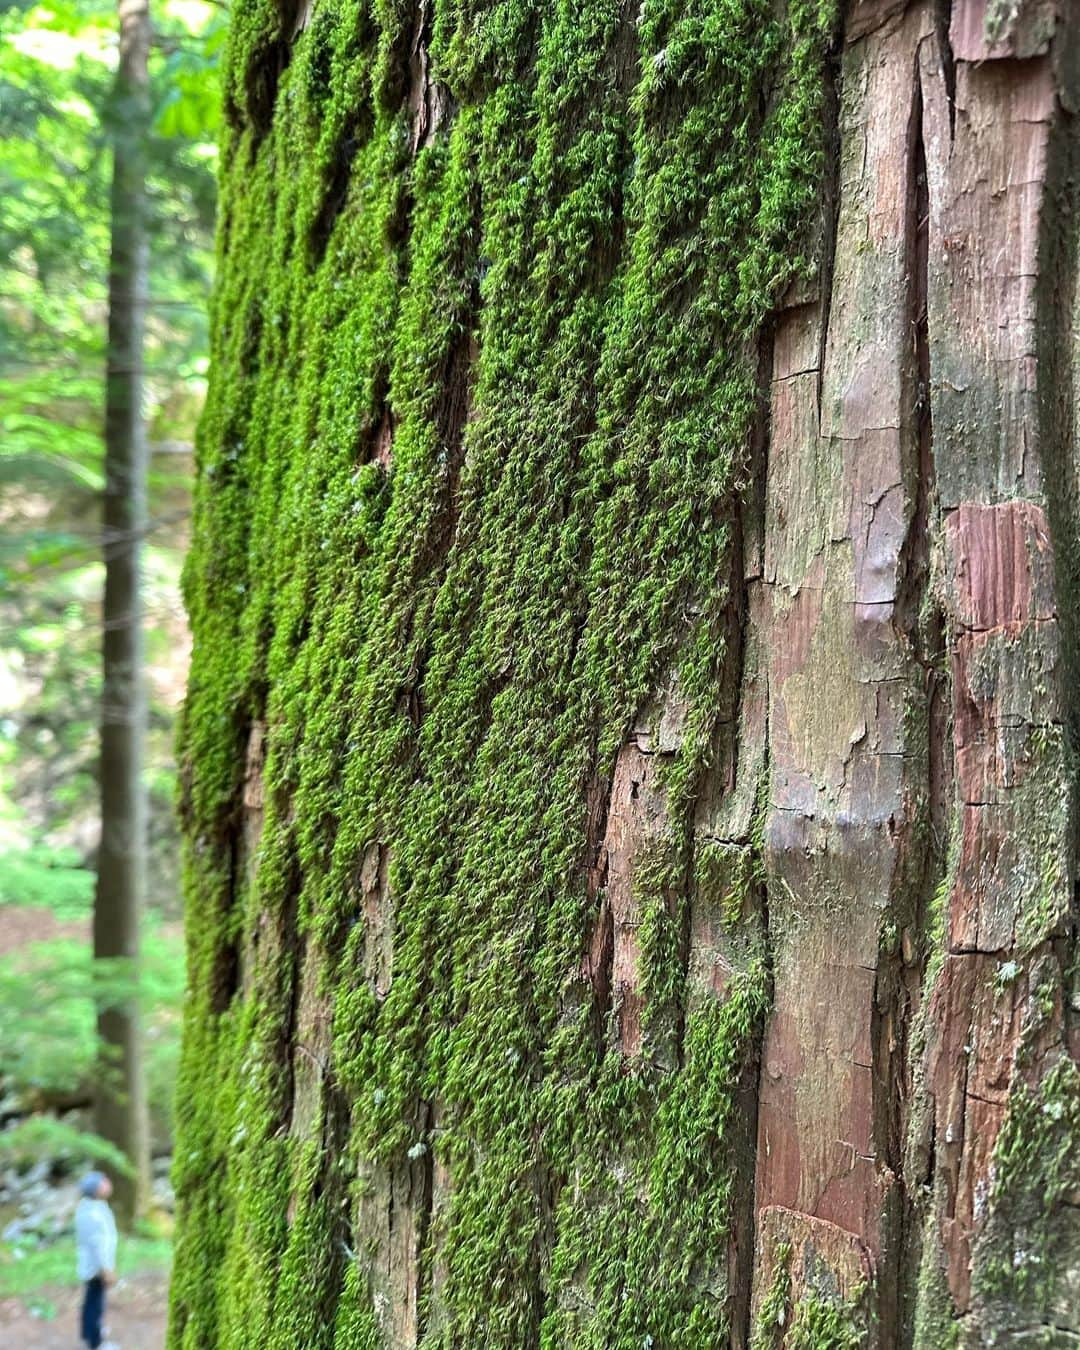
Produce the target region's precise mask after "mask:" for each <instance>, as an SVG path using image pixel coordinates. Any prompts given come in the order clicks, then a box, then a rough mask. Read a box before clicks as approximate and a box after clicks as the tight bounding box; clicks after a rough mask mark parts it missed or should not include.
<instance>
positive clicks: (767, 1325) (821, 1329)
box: [752, 1242, 867, 1350]
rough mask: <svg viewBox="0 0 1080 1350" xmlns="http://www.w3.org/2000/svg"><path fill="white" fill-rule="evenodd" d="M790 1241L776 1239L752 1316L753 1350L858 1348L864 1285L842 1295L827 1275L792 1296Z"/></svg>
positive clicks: (862, 1336) (863, 1334) (863, 1330)
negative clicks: (768, 1279)
mask: <svg viewBox="0 0 1080 1350" xmlns="http://www.w3.org/2000/svg"><path fill="white" fill-rule="evenodd" d="M793 1256H794V1248H793V1247H792V1244H791V1243H790V1242H781V1243H778V1244H777V1247H776V1250H775V1252H774V1254H773V1278H772V1282H771V1284H770V1285H769V1288H768V1290H767V1292H766V1294H765V1297H764V1298H763V1299H762V1301H761V1305H760V1307H759V1308H758V1313H757V1317H756V1318H755V1320H754V1333H753V1340H752V1345H753V1348H754V1350H772V1348H773V1347H775V1348H776V1350H779V1348H780V1347H783V1350H859V1347H861V1346H864V1345H866V1343H867V1315H866V1309H865V1306H864V1304H865V1301H866V1293H867V1290H866V1288H865V1286H860V1287H858V1288H856V1289H854V1290H852V1291H851V1293H850V1294H848V1295H847V1296H846V1297H845V1296H843V1295H841V1294H840V1293H839V1292H838V1291H837V1290H836V1289H835V1288H834V1287H833V1284H832V1280H831V1279H830V1278H825V1279H824V1280H822V1281H821V1282H820V1284H821V1287H820V1288H819V1287H817V1283H816V1282H815V1276H814V1273H813V1259H812V1258H811V1283H810V1284H809V1285H808V1286H807V1287H804V1288H803V1289H801V1290H800V1292H799V1295H798V1297H797V1298H794V1299H793V1291H792V1276H791V1265H792V1259H793Z"/></svg>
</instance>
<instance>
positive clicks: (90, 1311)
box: [82, 1275, 105, 1350]
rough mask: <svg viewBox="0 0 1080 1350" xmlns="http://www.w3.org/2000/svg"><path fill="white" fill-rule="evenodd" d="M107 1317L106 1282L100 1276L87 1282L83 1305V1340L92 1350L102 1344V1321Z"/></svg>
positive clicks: (95, 1349)
mask: <svg viewBox="0 0 1080 1350" xmlns="http://www.w3.org/2000/svg"><path fill="white" fill-rule="evenodd" d="M104 1316H105V1281H104V1280H103V1279H102V1278H101V1276H100V1275H95V1277H94V1278H93V1279H92V1280H87V1281H86V1295H85V1297H84V1298H83V1305H82V1338H83V1340H84V1341H85V1342H86V1344H87V1345H88V1346H90V1350H97V1348H98V1346H99V1345H100V1344H101V1319H102V1318H103V1317H104Z"/></svg>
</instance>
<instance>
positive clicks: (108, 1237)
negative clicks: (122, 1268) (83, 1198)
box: [101, 1206, 116, 1284]
mask: <svg viewBox="0 0 1080 1350" xmlns="http://www.w3.org/2000/svg"><path fill="white" fill-rule="evenodd" d="M102 1227H103V1229H104V1234H103V1237H102V1242H101V1278H102V1279H103V1280H104V1281H105V1283H106V1284H115V1283H116V1219H115V1218H114V1217H113V1212H112V1210H111V1209H109V1208H108V1206H106V1207H105V1213H104V1214H103V1215H102Z"/></svg>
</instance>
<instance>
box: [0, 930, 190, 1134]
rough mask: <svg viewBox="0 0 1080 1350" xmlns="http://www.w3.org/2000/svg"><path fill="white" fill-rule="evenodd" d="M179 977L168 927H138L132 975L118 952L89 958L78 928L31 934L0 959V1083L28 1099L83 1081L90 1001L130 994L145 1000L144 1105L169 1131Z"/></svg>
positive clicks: (91, 1035)
mask: <svg viewBox="0 0 1080 1350" xmlns="http://www.w3.org/2000/svg"><path fill="white" fill-rule="evenodd" d="M0 922H3V911H2V910H0ZM183 986H184V973H183V960H182V950H181V941H180V938H179V935H178V934H176V933H175V932H172V931H170V930H167V929H166V930H162V929H151V930H150V932H148V933H147V934H146V936H145V938H144V941H143V953H142V957H141V961H140V972H139V975H138V977H136V976H135V975H134V973H133V972H132V970H131V968H130V966H129V965H128V964H127V963H125V962H123V961H120V960H116V961H95V960H94V959H93V956H92V954H91V950H90V945H89V943H88V942H87V941H86V940H85V938H59V939H56V940H54V941H51V942H39V943H34V944H32V945H30V946H28V947H26V948H24V949H22V950H21V951H19V952H17V953H15V954H13V955H9V956H6V957H4V958H2V959H0V1081H2V1082H3V1084H4V1088H5V1091H6V1092H7V1093H9V1094H11V1095H12V1096H13V1097H14V1098H15V1099H16V1100H21V1101H23V1102H24V1103H25V1104H26V1105H34V1104H44V1103H46V1102H47V1101H48V1100H49V1099H50V1098H54V1097H57V1096H60V1097H63V1096H66V1095H68V1094H72V1093H78V1092H80V1091H85V1090H86V1088H87V1085H88V1084H89V1083H90V1082H91V1081H92V1076H93V1074H94V1072H95V1069H96V1064H97V1059H98V1055H99V1043H98V1037H97V1027H96V1012H95V1009H96V1007H97V1006H98V1005H99V1004H101V1003H113V1002H117V1001H120V1000H123V999H125V998H129V997H134V996H138V997H139V999H140V1001H141V1003H142V1005H143V1008H144V1010H145V1019H146V1060H147V1075H148V1080H149V1082H148V1090H149V1095H150V1101H151V1107H152V1110H153V1113H154V1117H155V1125H156V1126H157V1128H158V1130H159V1132H160V1134H161V1135H162V1136H163V1137H167V1136H168V1134H169V1132H170V1130H171V1121H172V1092H173V1084H174V1082H175V1078H176V1064H177V1054H178V1043H179V1031H180V1008H181V1001H182V997H183ZM28 1128H30V1129H34V1128H37V1127H34V1126H30V1127H28ZM43 1128H44V1127H43Z"/></svg>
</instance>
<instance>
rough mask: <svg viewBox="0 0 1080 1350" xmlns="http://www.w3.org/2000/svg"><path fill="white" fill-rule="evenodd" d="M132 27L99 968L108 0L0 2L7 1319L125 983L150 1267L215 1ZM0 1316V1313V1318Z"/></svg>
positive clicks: (169, 1068) (78, 1133)
mask: <svg viewBox="0 0 1080 1350" xmlns="http://www.w3.org/2000/svg"><path fill="white" fill-rule="evenodd" d="M152 25H153V27H152V43H151V55H150V62H149V76H150V93H151V101H152V123H151V134H150V136H149V142H148V146H147V151H146V179H145V210H146V230H147V235H148V240H149V300H148V304H147V307H146V316H145V347H144V356H145V372H146V378H145V387H144V392H143V405H144V413H145V418H146V430H147V438H148V450H149V460H148V478H147V489H148V491H147V511H148V525H147V528H146V530H145V538H144V540H143V541H142V564H143V569H144V572H143V575H144V621H143V622H144V630H145V642H146V667H147V669H146V677H147V693H148V698H149V715H148V731H147V741H146V755H145V773H144V780H145V783H146V791H147V795H148V866H147V886H146V896H145V917H144V928H143V937H142V953H141V958H140V961H139V963H138V965H139V968H138V969H137V970H133V969H130V968H129V967H128V966H125V965H124V964H123V963H121V962H113V963H109V962H102V961H97V962H95V961H94V959H93V951H92V946H91V941H90V930H91V911H92V906H93V901H94V873H95V867H96V861H97V858H96V854H97V848H98V841H99V834H100V808H99V794H98V776H97V768H98V755H99V720H100V715H101V712H100V710H101V697H102V673H101V669H102V662H101V651H102V589H103V574H104V567H103V562H102V514H101V512H102V506H101V503H102V491H103V486H104V455H105V450H104V440H103V430H104V402H105V358H106V340H107V336H106V335H107V307H108V273H109V247H110V180H111V176H112V154H111V148H110V142H111V131H112V127H111V125H110V118H111V117H113V116H114V115H115V114H114V113H113V112H112V111H111V109H112V108H113V106H114V105H113V101H112V99H113V86H114V81H115V69H116V64H117V16H116V10H115V9H114V8H112V7H111V6H109V5H108V4H106V3H101V0H76V2H75V3H71V4H66V3H62V4H55V3H51V4H48V5H29V6H28V5H24V4H18V3H17V4H15V5H10V6H7V7H3V8H0V633H2V642H0V1237H2V1241H0V1309H2V1308H4V1307H7V1308H8V1316H9V1317H18V1316H21V1315H23V1312H24V1311H25V1304H26V1302H27V1300H29V1302H30V1304H31V1305H32V1306H33V1307H34V1308H35V1310H36V1311H37V1312H38V1313H40V1314H44V1315H45V1322H48V1321H49V1316H48V1314H50V1313H52V1312H55V1300H54V1298H53V1297H52V1295H50V1294H43V1293H41V1288H42V1287H43V1286H46V1285H51V1284H52V1283H53V1282H55V1281H67V1282H70V1281H71V1280H72V1279H73V1274H74V1272H73V1265H72V1249H71V1240H70V1237H69V1236H68V1226H69V1222H70V1214H71V1208H72V1204H73V1192H72V1187H71V1181H72V1179H73V1175H74V1173H75V1171H76V1169H77V1168H79V1167H81V1166H83V1165H84V1163H85V1162H86V1161H87V1160H90V1159H92V1158H94V1159H97V1160H99V1161H104V1162H106V1163H110V1162H111V1163H113V1164H114V1165H115V1166H117V1167H120V1166H122V1159H121V1158H120V1157H119V1156H117V1155H116V1153H115V1150H112V1151H110V1148H109V1146H108V1144H107V1143H106V1142H105V1141H102V1140H100V1139H96V1138H93V1137H91V1135H92V1131H93V1118H92V1114H91V1111H90V1105H91V1093H90V1090H91V1086H92V1083H93V1079H94V1075H95V1073H97V1072H99V1071H100V1070H99V1066H100V1062H101V1046H100V1044H99V1038H98V1034H97V1030H96V1020H95V1007H96V1005H97V1004H99V1003H100V1001H101V999H102V997H103V994H104V991H106V990H108V989H109V988H113V989H115V988H117V987H121V986H122V987H123V988H124V989H125V990H127V991H132V990H135V989H137V990H138V992H139V996H140V999H141V1003H142V1006H143V1009H144V1013H145V1041H146V1053H145V1072H146V1078H147V1084H146V1087H147V1091H148V1096H149V1103H150V1115H151V1134H152V1152H153V1156H154V1167H153V1172H154V1177H155V1182H154V1191H153V1200H152V1203H151V1204H150V1205H149V1206H148V1207H147V1211H148V1213H149V1216H150V1217H149V1220H148V1221H145V1222H144V1224H143V1227H142V1230H141V1234H142V1235H141V1237H139V1238H137V1239H135V1240H134V1243H133V1246H132V1248H131V1249H130V1252H129V1256H130V1259H129V1261H128V1269H129V1271H130V1270H133V1269H135V1268H137V1267H138V1266H139V1265H140V1264H145V1265H150V1266H162V1265H163V1264H165V1263H166V1262H167V1260H168V1227H169V1223H168V1210H169V1207H170V1203H171V1197H170V1193H169V1187H168V1180H167V1177H168V1162H169V1153H170V1147H171V1097H172V1086H173V1078H174V1072H175V1063H176V1055H177V1044H178V1035H179V1013H180V1004H181V1000H182V995H183V946H182V930H181V921H180V920H181V914H180V895H179V875H178V861H177V859H178V850H177V839H176V823H175V818H174V780H175V769H174V763H173V749H172V744H173V722H174V717H175V713H176V709H177V705H178V703H179V700H180V698H181V695H182V691H183V686H184V679H185V675H186V669H187V658H188V637H187V629H186V623H185V618H184V612H183V605H182V602H181V598H180V568H181V561H182V557H183V553H184V549H185V545H186V542H187V535H188V524H189V513H190V480H191V472H192V450H193V444H192V442H193V437H194V427H195V422H196V419H197V417H198V413H199V410H200V407H201V403H202V398H203V392H204V379H205V371H206V364H207V322H206V301H207V293H208V288H209V284H210V277H211V270H212V260H213V215H214V196H215V160H216V121H217V80H216V67H217V62H218V57H219V52H220V48H221V42H222V38H223V33H224V25H225V12H224V9H223V8H222V7H221V6H219V5H218V4H216V3H215V4H207V3H201V0H164V3H161V4H159V5H157V6H155V9H154V13H153V16H152ZM15 1295H19V1296H21V1298H20V1300H19V1302H20V1305H22V1307H21V1310H20V1308H19V1307H16V1306H15V1303H14V1301H13V1298H14V1296H15ZM5 1299H8V1300H9V1304H4V1302H3V1300H5ZM8 1325H9V1324H8V1322H7V1321H5V1316H4V1313H3V1312H2V1311H0V1328H3V1327H6V1326H8ZM43 1325H44V1324H43ZM43 1334H44V1332H43ZM2 1335H3V1332H2V1331H0V1337H2ZM41 1343H42V1344H49V1343H51V1342H48V1341H47V1340H46V1341H42V1342H41ZM140 1343H143V1342H140ZM144 1343H145V1344H147V1345H149V1344H151V1343H152V1342H151V1340H149V1339H148V1340H146V1341H145V1342H144Z"/></svg>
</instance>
